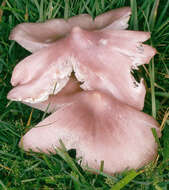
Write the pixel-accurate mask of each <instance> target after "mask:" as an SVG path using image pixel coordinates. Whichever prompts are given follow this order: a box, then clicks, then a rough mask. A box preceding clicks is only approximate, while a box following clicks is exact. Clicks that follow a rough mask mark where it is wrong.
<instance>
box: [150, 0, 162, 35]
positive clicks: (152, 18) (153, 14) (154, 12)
mask: <svg viewBox="0 0 169 190" xmlns="http://www.w3.org/2000/svg"><path fill="white" fill-rule="evenodd" d="M159 2H160V0H155V1H154V4H153V8H152V11H151V14H150V17H149V25H150V30H151V31H152V30H153V29H154V25H155V22H156V17H157V10H158V6H159Z"/></svg>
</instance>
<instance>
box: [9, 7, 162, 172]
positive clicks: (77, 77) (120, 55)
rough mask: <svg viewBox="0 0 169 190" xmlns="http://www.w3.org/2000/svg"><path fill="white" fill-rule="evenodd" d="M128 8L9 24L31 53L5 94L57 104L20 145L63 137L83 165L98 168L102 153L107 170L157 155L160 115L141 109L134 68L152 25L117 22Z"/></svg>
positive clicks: (40, 146) (147, 50)
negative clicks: (138, 27)
mask: <svg viewBox="0 0 169 190" xmlns="http://www.w3.org/2000/svg"><path fill="white" fill-rule="evenodd" d="M129 15H130V8H128V7H126V8H121V9H117V10H113V11H109V12H107V13H104V14H102V15H100V16H97V17H96V19H95V20H92V18H91V17H90V16H89V15H79V16H75V17H72V18H70V19H68V20H67V21H65V20H63V19H54V20H50V21H47V22H45V23H36V24H34V23H24V24H20V25H18V26H17V27H16V28H15V29H14V30H13V31H12V34H11V36H10V38H11V39H12V40H16V41H17V42H18V43H20V44H21V45H22V46H23V47H25V48H26V49H27V50H29V51H31V52H35V53H33V54H32V55H30V56H28V57H27V58H25V59H24V60H22V61H21V62H20V63H19V64H18V65H17V66H16V67H15V68H14V71H13V74H12V79H11V83H12V85H13V86H15V88H13V89H12V90H11V91H10V92H9V94H8V98H9V99H11V100H15V101H22V102H23V103H25V104H27V105H30V106H32V107H35V108H38V109H40V110H42V111H45V110H46V108H47V107H48V106H49V108H48V110H47V111H48V112H54V113H52V115H50V116H49V117H47V118H46V119H45V120H43V121H42V122H40V123H39V124H38V125H37V126H36V127H34V128H32V129H31V130H30V131H29V132H28V133H27V134H26V135H25V136H24V137H23V138H22V141H21V142H20V145H21V146H22V147H23V148H24V149H25V150H29V149H32V150H33V151H35V152H39V151H42V152H45V153H49V151H50V152H53V153H55V148H57V147H59V140H60V139H61V140H62V141H63V143H64V144H65V146H66V148H67V149H72V148H75V149H76V151H77V156H82V158H83V165H84V166H86V165H88V166H89V167H90V168H95V169H99V167H100V162H101V161H102V160H103V161H104V171H105V172H107V173H115V172H120V171H122V170H124V169H126V168H128V169H130V168H135V169H137V168H140V167H142V166H144V165H145V164H147V163H149V162H150V161H151V160H152V159H153V158H154V157H155V156H156V154H157V144H156V143H155V140H154V137H153V135H152V132H151V128H155V129H156V130H157V133H158V136H160V131H159V129H158V123H157V122H156V121H155V120H154V119H153V118H152V117H150V116H148V115H147V114H144V113H143V112H141V111H139V110H141V109H142V108H143V106H144V98H145V93H146V91H145V87H144V84H143V79H141V81H140V83H139V82H137V81H136V80H135V79H134V77H133V76H132V74H131V72H132V70H133V69H138V66H140V65H143V64H145V63H148V62H149V61H150V59H151V58H152V57H153V56H154V54H155V49H153V48H152V47H151V46H148V45H145V44H142V42H144V41H146V40H147V39H149V37H150V34H149V33H147V32H138V31H137V32H136V31H129V30H122V29H125V28H126V27H127V21H128V19H129ZM56 39H57V40H56ZM82 90H83V91H82ZM84 90H85V91H84ZM80 91H82V92H80Z"/></svg>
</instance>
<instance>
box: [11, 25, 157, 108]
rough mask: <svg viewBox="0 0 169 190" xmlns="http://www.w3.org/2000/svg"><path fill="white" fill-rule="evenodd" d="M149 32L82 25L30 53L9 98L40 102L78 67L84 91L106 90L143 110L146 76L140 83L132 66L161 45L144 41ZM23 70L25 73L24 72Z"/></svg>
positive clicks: (14, 79) (15, 74) (14, 78)
mask: <svg viewBox="0 0 169 190" xmlns="http://www.w3.org/2000/svg"><path fill="white" fill-rule="evenodd" d="M149 37H150V35H149V33H147V32H136V31H127V30H118V31H117V30H109V29H106V30H101V31H86V30H82V29H80V28H79V27H75V28H73V29H72V31H71V33H70V34H69V35H68V36H66V37H65V38H62V39H60V40H57V41H56V42H55V43H53V44H51V45H50V46H48V47H47V48H42V49H41V50H39V51H38V52H36V53H34V54H32V55H30V56H28V57H27V58H25V59H24V60H23V61H21V62H20V63H19V64H18V65H17V66H16V67H15V69H14V71H13V74H12V79H11V83H12V85H13V86H16V85H17V87H15V88H14V89H13V90H12V91H11V92H10V93H9V95H8V98H9V99H13V100H19V101H23V102H29V103H38V102H42V101H45V100H47V99H48V97H49V95H50V94H57V93H58V92H59V91H60V90H61V89H62V88H63V87H64V86H65V85H66V84H67V82H68V80H69V77H70V76H71V73H72V72H74V73H75V76H76V78H77V80H78V81H80V82H81V83H82V84H81V88H82V89H84V90H102V91H105V92H109V93H111V94H112V95H113V96H114V97H116V98H117V99H119V100H120V101H122V102H124V103H126V104H128V105H131V106H133V107H135V108H137V109H140V110H141V109H142V108H143V106H144V97H145V87H144V84H143V79H141V82H140V83H138V82H137V81H136V80H135V79H134V77H133V76H132V74H131V71H132V69H137V66H139V65H142V64H145V63H148V62H149V61H150V59H151V58H152V56H153V55H154V54H155V50H154V49H153V48H152V47H150V46H148V45H144V44H142V43H141V42H143V41H146V40H147V39H148V38H149ZM21 73H24V75H23V74H22V75H21Z"/></svg>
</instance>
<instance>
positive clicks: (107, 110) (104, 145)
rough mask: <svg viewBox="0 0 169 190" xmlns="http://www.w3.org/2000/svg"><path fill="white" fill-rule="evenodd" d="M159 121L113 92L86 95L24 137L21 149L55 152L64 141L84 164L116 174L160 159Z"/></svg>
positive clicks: (80, 95)
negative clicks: (156, 136) (153, 130)
mask: <svg viewBox="0 0 169 190" xmlns="http://www.w3.org/2000/svg"><path fill="white" fill-rule="evenodd" d="M158 127H159V125H158V123H157V122H156V121H155V120H154V119H153V118H152V117H151V116H149V115H147V114H145V113H143V112H140V111H137V110H136V109H134V108H132V107H131V106H128V105H126V104H123V103H121V102H120V101H118V100H116V99H115V98H113V97H112V96H111V95H110V94H104V93H101V92H99V91H83V92H81V93H79V94H76V101H74V102H73V103H72V104H69V105H66V106H64V107H62V108H60V109H59V110H57V111H56V112H54V113H53V114H52V115H50V116H49V117H47V118H46V119H45V120H43V121H42V122H40V123H39V124H38V125H37V126H35V127H34V128H32V129H31V130H30V131H28V132H27V133H26V134H25V135H24V136H23V138H22V139H21V142H20V146H21V147H22V148H23V149H24V150H26V151H29V150H30V149H31V150H32V151H35V152H44V153H55V149H56V148H57V147H59V146H60V144H59V140H60V139H61V140H62V142H63V143H64V144H65V146H66V148H67V149H76V153H77V157H82V159H83V160H82V165H83V166H84V167H85V166H86V165H88V167H89V168H94V169H99V168H100V163H101V161H104V172H107V173H110V174H113V173H116V172H121V171H123V170H125V169H132V168H134V169H138V168H140V167H143V166H144V165H145V164H148V163H149V162H150V161H152V160H153V159H154V158H155V157H156V155H157V144H156V142H155V139H154V136H153V134H152V131H151V128H155V129H156V131H157V134H158V136H159V137H160V131H159V128H158Z"/></svg>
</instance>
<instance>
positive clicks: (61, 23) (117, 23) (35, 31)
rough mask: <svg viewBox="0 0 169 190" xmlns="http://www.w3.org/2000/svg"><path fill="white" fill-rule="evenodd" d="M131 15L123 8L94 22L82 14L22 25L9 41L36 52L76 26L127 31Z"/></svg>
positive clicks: (128, 8)
mask: <svg viewBox="0 0 169 190" xmlns="http://www.w3.org/2000/svg"><path fill="white" fill-rule="evenodd" d="M130 14H131V9H130V7H123V8H119V9H115V10H111V11H108V12H106V13H103V14H101V15H99V16H97V17H96V18H95V19H94V20H93V18H92V17H91V16H90V15H88V14H80V15H78V16H73V17H71V18H69V19H68V20H64V19H51V20H48V21H46V22H44V23H22V24H19V25H17V26H16V27H15V28H14V29H13V30H12V32H11V34H10V37H9V39H10V40H15V41H16V42H18V43H19V44H20V45H22V46H23V47H24V48H25V49H27V50H29V51H30V52H35V51H38V50H39V49H41V48H43V47H47V46H48V45H50V44H51V43H53V42H55V41H56V40H57V39H59V38H62V37H64V36H66V35H67V34H68V33H69V32H70V31H71V29H72V28H73V27H75V26H79V27H81V28H83V29H86V30H98V29H103V28H106V27H108V28H111V29H125V28H127V27H128V24H127V23H128V20H129V18H130Z"/></svg>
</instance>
